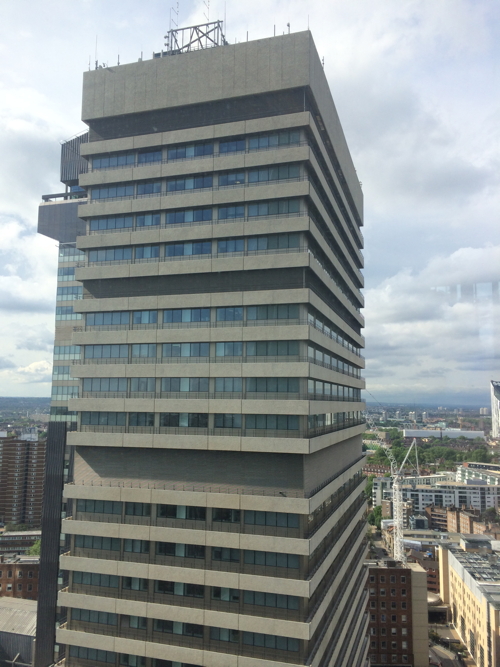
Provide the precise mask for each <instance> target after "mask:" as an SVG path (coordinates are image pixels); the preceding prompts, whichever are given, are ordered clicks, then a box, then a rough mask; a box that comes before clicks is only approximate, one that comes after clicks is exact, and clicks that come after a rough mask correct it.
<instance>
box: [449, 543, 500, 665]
mask: <svg viewBox="0 0 500 667" xmlns="http://www.w3.org/2000/svg"><path fill="white" fill-rule="evenodd" d="M439 574H440V595H441V598H442V600H443V602H445V603H446V604H448V605H449V607H450V613H451V619H452V621H453V623H454V625H455V628H456V630H457V632H458V634H459V635H460V638H461V640H462V641H463V643H464V644H465V646H466V647H467V649H468V650H469V652H470V654H471V656H472V658H473V660H474V661H475V663H476V664H477V665H484V667H490V666H491V667H494V666H495V665H498V664H500V623H499V617H500V564H499V563H498V556H497V554H496V553H494V551H493V549H492V541H491V539H488V538H486V537H484V536H482V537H479V536H477V537H476V536H470V535H466V536H462V539H461V540H460V544H459V545H453V546H452V545H446V546H444V545H443V546H442V547H440V549H439Z"/></svg>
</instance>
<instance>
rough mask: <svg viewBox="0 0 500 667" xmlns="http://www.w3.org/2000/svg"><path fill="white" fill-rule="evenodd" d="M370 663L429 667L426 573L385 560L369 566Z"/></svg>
mask: <svg viewBox="0 0 500 667" xmlns="http://www.w3.org/2000/svg"><path fill="white" fill-rule="evenodd" d="M368 592H369V597H368V613H369V630H368V632H369V641H370V648H369V655H370V664H371V665H372V667H385V666H386V665H395V666H396V667H398V666H400V667H403V666H404V667H408V666H409V665H411V666H412V667H424V666H425V667H428V665H429V658H428V629H427V574H426V572H425V570H423V569H422V568H421V567H420V565H418V564H415V563H409V564H408V565H407V566H405V567H402V566H401V565H400V564H398V563H396V561H386V562H385V563H383V564H380V565H378V566H376V567H374V566H372V567H370V568H369V570H368Z"/></svg>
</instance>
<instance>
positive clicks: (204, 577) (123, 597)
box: [42, 26, 368, 667]
mask: <svg viewBox="0 0 500 667" xmlns="http://www.w3.org/2000/svg"><path fill="white" fill-rule="evenodd" d="M218 27H219V28H220V26H218ZM183 34H184V33H183V32H182V31H175V35H172V37H173V36H175V37H176V39H175V40H174V39H171V41H170V47H169V51H167V52H165V53H160V54H156V56H157V57H153V58H152V59H151V60H147V61H140V62H138V63H134V64H129V65H121V66H119V67H109V68H103V69H97V70H95V71H90V72H87V73H85V75H84V89H83V120H84V121H85V122H86V123H87V124H88V126H89V135H88V141H81V142H80V143H79V148H80V151H81V154H82V155H83V156H84V157H85V158H86V159H87V160H88V165H89V168H88V173H80V178H79V186H80V187H82V188H84V189H85V191H86V192H87V197H88V198H87V201H86V203H82V204H80V205H79V209H78V216H79V217H80V219H82V220H84V221H85V232H84V233H83V234H82V235H80V236H78V238H77V240H76V247H77V249H78V251H79V252H82V253H84V257H83V258H82V260H81V262H80V263H78V264H77V266H76V271H75V278H76V280H77V281H79V282H80V283H81V285H82V286H83V291H82V296H83V298H82V299H81V300H78V301H75V302H74V303H73V312H74V313H81V315H82V319H81V321H80V322H78V323H76V322H75V323H73V324H74V325H75V328H74V331H73V332H72V336H71V340H70V341H68V345H69V346H70V347H71V350H73V352H74V353H75V354H76V351H77V352H78V354H79V358H75V359H72V360H71V362H70V363H69V364H68V365H69V366H70V377H71V378H72V379H71V383H69V384H73V385H74V386H78V398H73V397H68V403H67V409H68V411H69V414H70V415H71V414H72V413H76V415H77V426H76V430H74V431H72V432H70V433H68V445H69V448H70V450H71V451H73V453H74V476H73V480H74V481H73V482H72V483H71V484H68V485H67V486H66V488H65V497H66V498H67V499H68V500H70V501H71V503H72V516H71V517H70V518H68V519H66V520H64V521H63V529H62V530H63V533H65V534H66V535H67V536H70V542H71V543H70V550H69V552H68V553H66V554H64V555H63V556H62V557H61V561H60V567H61V570H62V571H63V572H65V573H66V574H65V575H64V577H65V582H64V583H67V586H66V587H65V588H64V589H63V590H62V591H61V592H60V594H59V604H60V606H61V607H62V608H66V609H67V621H66V622H65V623H63V624H62V626H61V627H60V629H59V630H58V633H57V641H58V643H59V645H60V646H66V652H65V660H66V664H67V665H69V666H71V667H76V666H79V667H80V666H81V667H84V666H86V665H89V664H92V665H103V666H104V665H105V664H106V665H110V664H111V665H112V664H114V665H116V666H117V667H118V665H128V666H129V667H138V666H142V667H180V666H187V665H189V666H192V665H195V666H202V667H224V666H227V667H229V666H232V665H240V666H241V667H243V666H245V667H246V666H248V667H250V666H253V665H255V667H257V665H258V666H261V665H264V666H265V665H269V666H271V665H285V664H287V665H288V664H296V665H304V664H308V665H314V666H317V667H319V666H322V667H326V666H327V665H328V666H329V665H342V666H343V667H357V666H358V665H359V666H361V665H364V664H365V662H366V656H367V640H366V628H367V622H368V619H367V615H366V611H365V610H366V601H367V594H366V592H365V591H364V584H365V571H364V569H363V559H364V556H365V552H366V549H365V544H364V533H365V523H364V511H365V501H364V497H363V487H364V484H363V477H362V474H361V467H362V463H363V458H362V451H361V434H362V432H363V430H364V420H363V416H362V410H363V408H364V404H363V403H362V401H361V395H360V392H361V389H362V387H363V380H362V378H361V368H362V367H363V357H362V356H361V349H362V348H363V337H362V335H361V330H362V327H363V318H362V316H361V314H360V308H361V307H362V305H363V299H362V296H361V294H360V288H361V287H362V284H363V279H362V275H361V272H360V269H361V267H362V256H361V250H360V249H361V247H362V235H361V232H360V226H361V224H362V194H361V189H360V184H359V181H358V179H357V176H356V172H355V169H354V167H353V164H352V161H351V158H350V155H349V151H348V148H347V144H346V141H345V138H344V135H343V132H342V128H341V125H340V122H339V119H338V117H337V114H336V111H335V107H334V104H333V101H332V98H331V94H330V91H329V88H328V84H327V81H326V78H325V75H324V72H323V68H322V66H321V62H320V60H319V58H318V55H317V52H316V49H315V47H314V43H313V40H312V37H311V34H310V33H309V32H303V33H298V34H290V35H284V36H280V37H275V38H271V39H263V40H258V41H254V42H247V43H243V44H237V45H228V44H225V43H224V40H223V39H221V40H220V45H216V46H214V48H207V49H199V50H191V49H190V48H189V47H183V46H179V45H181V44H182V43H183V42H182V36H183ZM191 34H192V33H191ZM174 46H175V48H174ZM80 172H83V170H82V169H80ZM65 407H66V406H65ZM42 560H43V553H42ZM61 655H62V654H61ZM89 661H90V662H89Z"/></svg>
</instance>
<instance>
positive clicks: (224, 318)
mask: <svg viewBox="0 0 500 667" xmlns="http://www.w3.org/2000/svg"><path fill="white" fill-rule="evenodd" d="M299 316H300V306H299V304H279V305H261V306H225V307H220V308H169V309H166V310H163V311H161V310H160V311H158V310H139V311H108V312H100V313H87V314H86V324H87V326H107V325H121V326H130V325H131V324H132V325H134V324H155V323H158V322H161V321H162V322H163V324H176V323H179V324H180V323H192V322H196V323H198V322H207V323H208V322H211V321H214V320H215V321H216V322H239V321H255V320H262V321H264V320H291V319H298V318H299ZM307 319H308V322H309V324H311V325H312V326H314V327H315V328H316V329H318V330H320V331H322V332H323V333H324V334H325V335H326V336H328V337H329V338H331V339H332V340H335V341H337V342H339V343H340V344H341V345H344V346H345V347H347V349H348V350H350V351H352V352H354V353H356V354H359V352H360V348H359V346H355V345H353V344H352V343H350V342H349V341H347V339H346V338H345V337H344V336H345V334H344V333H343V332H342V331H341V330H340V329H339V328H338V327H336V326H335V325H334V324H333V323H332V322H331V321H330V320H328V319H327V318H325V317H324V316H323V315H320V314H319V313H317V311H315V310H309V312H308V314H307Z"/></svg>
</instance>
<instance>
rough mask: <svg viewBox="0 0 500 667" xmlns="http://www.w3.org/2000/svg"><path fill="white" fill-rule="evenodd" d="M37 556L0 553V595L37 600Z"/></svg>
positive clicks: (38, 560)
mask: <svg viewBox="0 0 500 667" xmlns="http://www.w3.org/2000/svg"><path fill="white" fill-rule="evenodd" d="M39 568H40V558H39V557H38V556H11V557H6V556H3V555H0V597H11V598H23V599H25V600H38V571H39Z"/></svg>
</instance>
